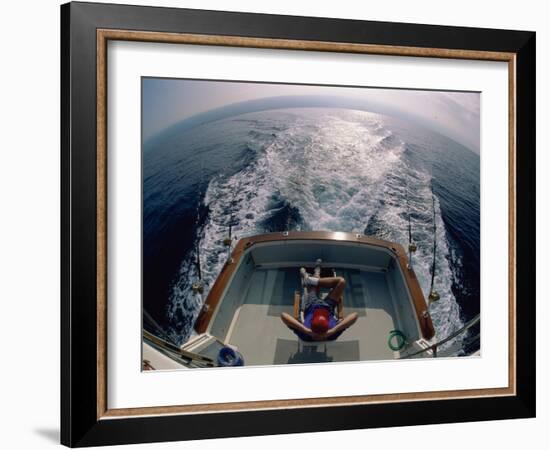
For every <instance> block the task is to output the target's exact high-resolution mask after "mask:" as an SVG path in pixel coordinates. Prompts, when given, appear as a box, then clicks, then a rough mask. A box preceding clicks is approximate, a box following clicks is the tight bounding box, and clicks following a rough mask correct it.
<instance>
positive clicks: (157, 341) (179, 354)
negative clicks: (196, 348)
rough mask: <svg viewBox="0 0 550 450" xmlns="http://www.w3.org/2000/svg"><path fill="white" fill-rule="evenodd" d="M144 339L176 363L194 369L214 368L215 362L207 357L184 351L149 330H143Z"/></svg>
mask: <svg viewBox="0 0 550 450" xmlns="http://www.w3.org/2000/svg"><path fill="white" fill-rule="evenodd" d="M143 339H144V340H145V342H147V343H148V344H149V345H151V346H152V347H153V348H155V349H156V350H158V351H159V352H161V353H162V354H164V355H166V356H168V357H169V358H171V359H173V360H174V361H176V362H178V363H180V364H182V365H186V366H193V367H213V366H214V361H213V360H212V359H211V358H208V357H207V356H203V355H199V354H198V353H193V352H190V351H188V350H183V349H181V348H180V347H178V346H177V345H174V344H172V343H171V342H168V341H165V340H164V339H162V338H159V337H158V336H155V335H154V334H153V333H150V332H149V331H147V330H145V329H144V330H143Z"/></svg>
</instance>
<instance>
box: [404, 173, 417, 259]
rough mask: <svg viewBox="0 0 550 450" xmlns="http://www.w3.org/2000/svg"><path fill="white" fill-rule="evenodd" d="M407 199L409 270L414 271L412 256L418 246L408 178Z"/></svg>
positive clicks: (406, 186)
mask: <svg viewBox="0 0 550 450" xmlns="http://www.w3.org/2000/svg"><path fill="white" fill-rule="evenodd" d="M405 198H406V201H407V220H408V222H409V269H410V270H412V268H413V264H412V254H413V253H414V252H416V244H415V243H414V242H413V240H412V226H411V208H410V205H409V179H408V178H407V182H406V185H405Z"/></svg>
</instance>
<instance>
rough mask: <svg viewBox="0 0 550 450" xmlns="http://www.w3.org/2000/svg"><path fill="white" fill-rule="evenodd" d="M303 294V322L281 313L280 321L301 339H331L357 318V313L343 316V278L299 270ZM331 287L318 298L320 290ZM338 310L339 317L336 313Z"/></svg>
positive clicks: (344, 282)
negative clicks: (302, 283)
mask: <svg viewBox="0 0 550 450" xmlns="http://www.w3.org/2000/svg"><path fill="white" fill-rule="evenodd" d="M302 276H303V277H304V285H305V286H306V295H305V301H304V322H303V323H302V322H300V321H299V320H298V319H297V318H294V317H292V316H291V315H290V314H287V313H282V314H281V319H282V321H283V322H284V323H285V324H286V325H287V326H288V327H289V328H291V329H292V331H294V333H296V335H297V336H298V337H299V338H300V339H302V340H303V341H333V340H335V339H337V338H338V337H339V336H340V335H341V334H342V333H343V332H344V330H346V329H347V328H349V327H350V326H352V325H353V324H354V323H355V322H356V321H357V313H356V312H354V313H351V314H349V315H348V316H347V317H345V318H344V317H343V312H342V311H343V309H342V308H343V294H344V288H345V287H346V281H345V280H344V278H342V277H324V278H316V277H311V276H308V275H307V273H306V272H305V269H302ZM321 288H331V290H330V292H329V293H328V295H327V296H326V297H324V298H321V295H320V289H321ZM336 312H338V316H337V315H336Z"/></svg>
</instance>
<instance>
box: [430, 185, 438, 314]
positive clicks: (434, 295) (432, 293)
mask: <svg viewBox="0 0 550 450" xmlns="http://www.w3.org/2000/svg"><path fill="white" fill-rule="evenodd" d="M431 191H432V212H433V236H434V242H433V259H432V270H431V272H432V282H431V284H430V295H429V296H428V299H429V303H430V304H431V303H433V302H436V301H437V300H439V299H440V296H439V294H438V293H437V291H434V281H435V259H436V258H435V257H436V252H437V225H436V221H435V195H434V185H433V178H432V181H431Z"/></svg>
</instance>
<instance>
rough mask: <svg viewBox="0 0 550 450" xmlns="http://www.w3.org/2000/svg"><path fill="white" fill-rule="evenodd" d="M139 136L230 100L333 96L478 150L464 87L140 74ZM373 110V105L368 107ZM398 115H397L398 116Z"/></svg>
mask: <svg viewBox="0 0 550 450" xmlns="http://www.w3.org/2000/svg"><path fill="white" fill-rule="evenodd" d="M142 87H143V90H142V94H143V99H142V100H143V102H142V107H143V111H142V113H143V122H142V126H143V137H144V139H148V138H149V137H151V136H153V135H155V134H156V133H158V132H159V131H162V130H163V129H165V128H167V127H168V126H170V125H173V124H175V123H177V122H180V121H181V120H183V119H186V118H188V117H191V116H194V115H195V114H199V113H202V112H205V111H209V110H212V109H215V108H219V107H222V106H225V105H228V104H231V103H238V102H243V101H247V100H254V99H261V98H266V97H278V96H292V95H299V96H304V95H324V96H327V95H328V96H339V97H343V98H347V99H353V100H354V101H360V100H364V101H365V102H368V104H369V105H376V104H379V105H381V106H382V105H383V106H384V107H388V108H390V109H392V110H394V111H396V112H399V113H401V114H402V115H406V116H409V117H416V118H418V120H419V121H421V122H422V123H423V124H425V125H426V126H429V127H430V128H432V129H433V130H435V131H438V132H439V133H441V134H444V135H446V136H448V137H450V138H451V139H454V140H455V141H457V142H459V143H461V144H463V145H465V146H466V147H468V148H470V149H472V150H473V151H475V152H476V153H479V139H480V134H479V133H480V131H479V130H480V120H479V109H480V100H479V99H480V95H479V93H466V92H436V91H412V90H401V89H373V88H348V87H328V86H297V85H286V84H263V83H239V82H226V81H198V80H175V79H161V78H144V79H143V86H142ZM370 109H372V110H373V112H378V111H376V108H375V107H373V108H370ZM401 114H400V115H401Z"/></svg>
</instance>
